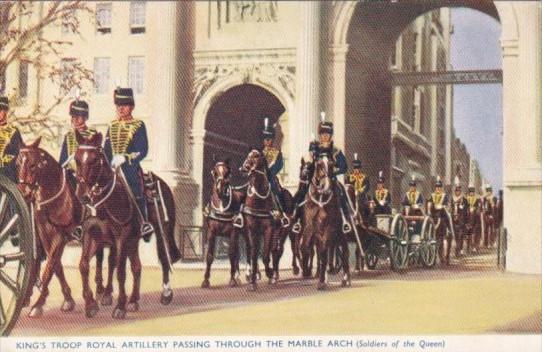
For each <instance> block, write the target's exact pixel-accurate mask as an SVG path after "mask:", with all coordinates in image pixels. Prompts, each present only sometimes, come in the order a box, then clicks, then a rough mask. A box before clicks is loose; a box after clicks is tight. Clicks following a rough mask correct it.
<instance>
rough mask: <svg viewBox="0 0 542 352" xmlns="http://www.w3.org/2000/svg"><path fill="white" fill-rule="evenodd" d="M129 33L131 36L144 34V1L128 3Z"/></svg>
mask: <svg viewBox="0 0 542 352" xmlns="http://www.w3.org/2000/svg"><path fill="white" fill-rule="evenodd" d="M130 31H131V33H132V34H138V33H145V1H132V2H131V3H130Z"/></svg>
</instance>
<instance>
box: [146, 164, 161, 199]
mask: <svg viewBox="0 0 542 352" xmlns="http://www.w3.org/2000/svg"><path fill="white" fill-rule="evenodd" d="M143 185H144V188H143V193H144V194H145V200H146V201H147V204H154V200H155V199H156V200H157V201H158V204H160V203H161V200H162V197H161V196H160V190H159V188H158V179H157V177H156V175H155V174H153V173H152V172H150V171H149V172H143Z"/></svg>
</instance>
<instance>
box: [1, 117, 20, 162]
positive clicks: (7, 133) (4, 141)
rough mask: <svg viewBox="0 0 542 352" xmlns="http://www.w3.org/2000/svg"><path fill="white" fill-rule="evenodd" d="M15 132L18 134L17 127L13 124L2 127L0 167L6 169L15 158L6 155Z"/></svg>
mask: <svg viewBox="0 0 542 352" xmlns="http://www.w3.org/2000/svg"><path fill="white" fill-rule="evenodd" d="M15 132H17V127H15V126H13V125H12V124H9V123H8V124H5V125H4V126H0V167H4V166H5V165H6V164H8V163H9V162H11V160H13V158H14V157H15V156H14V155H9V154H5V152H6V148H7V146H8V145H9V143H10V142H11V138H13V135H14V134H15Z"/></svg>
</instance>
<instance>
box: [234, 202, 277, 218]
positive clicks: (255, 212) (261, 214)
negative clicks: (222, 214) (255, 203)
mask: <svg viewBox="0 0 542 352" xmlns="http://www.w3.org/2000/svg"><path fill="white" fill-rule="evenodd" d="M241 212H242V213H243V214H247V215H250V216H254V217H255V218H270V217H272V215H271V212H270V211H268V210H259V209H253V208H250V207H247V206H246V205H245V206H244V207H243V210H242V211H241Z"/></svg>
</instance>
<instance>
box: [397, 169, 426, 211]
mask: <svg viewBox="0 0 542 352" xmlns="http://www.w3.org/2000/svg"><path fill="white" fill-rule="evenodd" d="M408 185H409V190H408V192H406V193H405V197H404V198H403V202H402V205H403V207H404V208H405V211H406V209H409V210H410V209H413V210H414V212H415V213H421V212H423V210H422V209H423V205H424V203H425V200H424V198H423V196H422V194H421V193H420V192H418V190H417V189H416V179H415V178H414V176H412V179H411V180H410V182H409V183H408Z"/></svg>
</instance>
